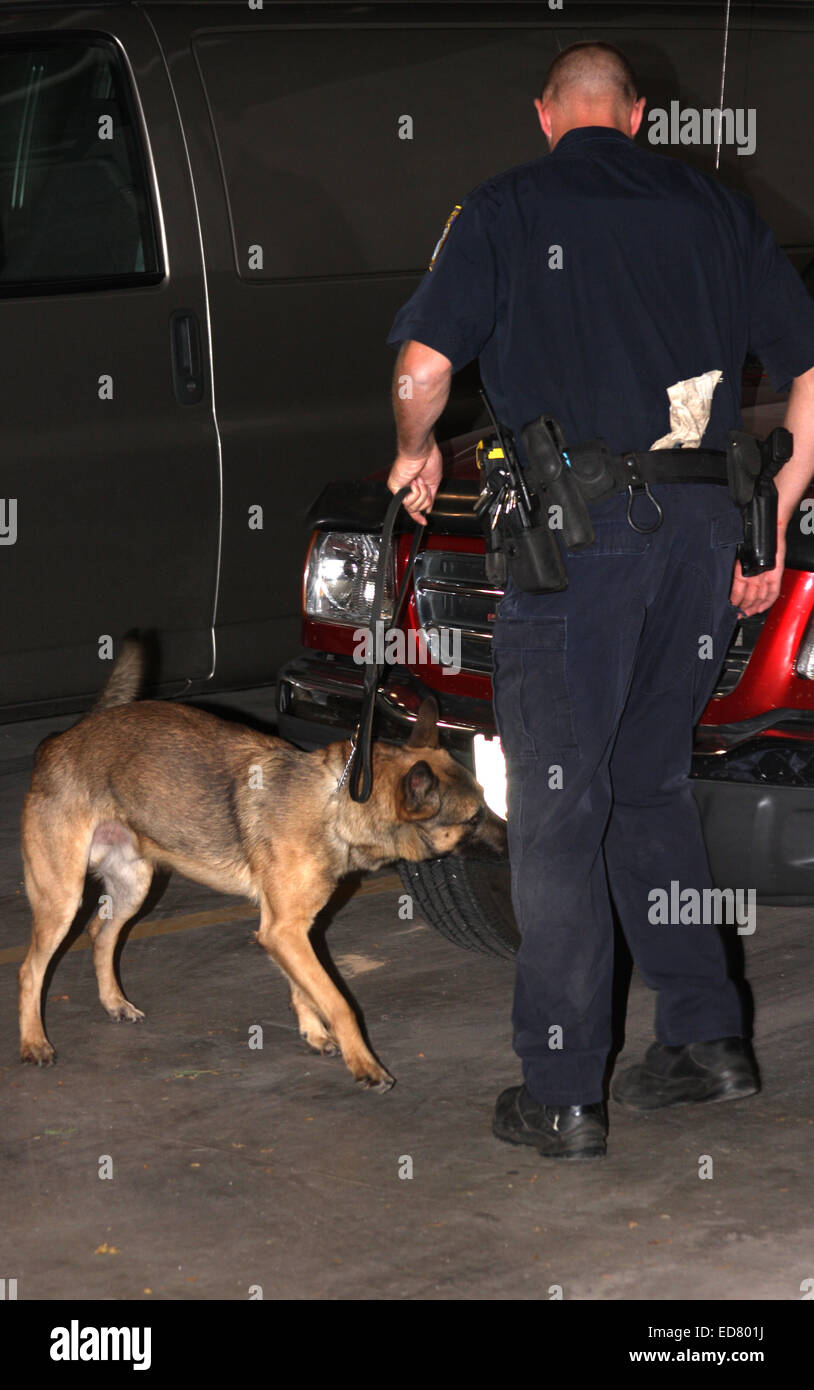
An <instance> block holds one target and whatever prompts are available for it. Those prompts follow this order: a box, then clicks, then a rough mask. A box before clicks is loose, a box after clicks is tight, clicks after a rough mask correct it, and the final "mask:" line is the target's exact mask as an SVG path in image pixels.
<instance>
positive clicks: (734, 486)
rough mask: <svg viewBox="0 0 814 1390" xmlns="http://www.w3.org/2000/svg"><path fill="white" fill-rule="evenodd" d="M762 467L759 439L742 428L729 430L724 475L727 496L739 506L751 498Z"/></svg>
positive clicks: (742, 505)
mask: <svg viewBox="0 0 814 1390" xmlns="http://www.w3.org/2000/svg"><path fill="white" fill-rule="evenodd" d="M761 467H762V459H761V457H760V441H759V440H757V439H755V436H754V435H753V434H746V432H745V431H744V430H730V432H729V437H728V439H727V446H726V477H727V482H728V484H729V496H730V497H731V498H732V501H733V502H737V504H738V506H739V507H746V506H748V504H749V503H750V502H751V500H752V495H753V493H754V491H755V483H756V482H757V478H758V474H759V473H760V470H761Z"/></svg>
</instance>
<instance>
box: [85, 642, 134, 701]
mask: <svg viewBox="0 0 814 1390" xmlns="http://www.w3.org/2000/svg"><path fill="white" fill-rule="evenodd" d="M145 664H146V653H145V649H144V643H143V642H142V641H141V640H140V639H139V638H138V637H125V638H124V640H123V642H122V645H121V650H120V652H119V655H118V656H117V657H116V660H115V663H114V665H113V670H112V671H111V673H110V675H109V676H108V678H107V680H106V681H105V683H104V685H103V687H102V689H101V690H100V692H99V694H98V695H97V697H96V699H95V700H94V702H93V705H92V706H91V709H90V713H91V714H99V713H100V712H101V711H102V710H104V709H115V707H116V705H129V704H131V703H132V702H133V700H135V699H137V698H138V695H139V692H140V691H141V687H142V685H143V683H144V668H145Z"/></svg>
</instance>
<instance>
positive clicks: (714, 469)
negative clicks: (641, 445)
mask: <svg viewBox="0 0 814 1390" xmlns="http://www.w3.org/2000/svg"><path fill="white" fill-rule="evenodd" d="M614 462H616V463H618V464H619V465H620V466H621V467H622V468H623V469H624V477H625V480H626V481H625V486H627V484H628V483H633V484H634V486H635V484H636V483H726V481H727V472H726V454H725V453H724V452H723V450H718V449H649V450H648V451H647V452H646V453H628V454H619V455H617V456H616V458H615V459H614Z"/></svg>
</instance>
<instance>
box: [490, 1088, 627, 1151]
mask: <svg viewBox="0 0 814 1390" xmlns="http://www.w3.org/2000/svg"><path fill="white" fill-rule="evenodd" d="M492 1133H493V1134H494V1135H495V1137H496V1138H497V1139H503V1140H504V1142H505V1143H507V1144H530V1145H531V1147H532V1148H534V1149H537V1150H538V1152H539V1153H541V1154H542V1155H543V1157H544V1158H604V1156H605V1148H606V1143H605V1139H606V1136H607V1133H608V1113H607V1107H606V1106H605V1103H604V1101H598V1102H597V1103H596V1104H595V1105H538V1103H537V1101H536V1100H533V1099H532V1097H531V1096H530V1095H529V1093H528V1091H527V1090H526V1088H525V1086H511V1087H510V1088H509V1090H508V1091H503V1092H502V1094H501V1095H499V1096H498V1098H497V1105H496V1106H495V1117H494V1119H493V1121H492Z"/></svg>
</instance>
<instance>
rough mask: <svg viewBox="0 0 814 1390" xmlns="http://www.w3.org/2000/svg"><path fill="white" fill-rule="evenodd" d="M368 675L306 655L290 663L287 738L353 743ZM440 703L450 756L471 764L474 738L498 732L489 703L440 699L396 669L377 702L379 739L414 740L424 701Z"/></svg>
mask: <svg viewBox="0 0 814 1390" xmlns="http://www.w3.org/2000/svg"><path fill="white" fill-rule="evenodd" d="M363 680H364V672H363V668H362V667H361V666H358V665H356V664H355V663H354V662H352V661H350V660H348V659H346V658H342V657H337V658H335V660H333V661H331V660H328V659H327V658H326V657H325V656H322V655H314V654H311V653H309V654H306V655H303V656H300V657H297V658H295V659H294V660H293V661H290V662H289V663H288V665H287V666H284V667H283V669H282V671H281V672H280V674H279V676H278V678H277V727H278V729H279V732H280V736H281V737H282V738H287V739H290V741H291V742H292V743H297V744H299V745H300V746H301V747H305V748H309V747H310V748H318V747H322V746H323V745H324V744H326V743H335V742H336V741H337V740H339V739H345V738H350V736H351V734H352V733H353V732H354V730H355V728H356V725H357V723H358V720H359V715H360V712H361V707H362V684H363ZM427 695H432V696H433V698H434V699H435V700H436V701H437V702H438V705H439V708H440V714H439V718H438V728H439V730H440V733H441V740H442V742H443V744H444V746H445V747H447V748H449V750H450V752H454V753H455V754H456V755H457V756H459V757H461V756H463V757H464V758H465V759H466V760H470V759H471V755H472V739H473V737H474V735H475V734H478V733H492V734H493V733H494V732H495V725H494V718H493V715H492V707H491V705H490V704H488V703H486V702H485V701H476V700H462V699H456V697H454V696H444V697H441V698H439V696H438V693H437V692H436V691H432V690H429V689H428V688H427V687H426V686H424V685H423V684H422V683H421V681H419V680H417V679H416V678H415V676H413V675H412V674H411V673H410V672H409V671H406V670H403V669H402V668H400V667H391V668H390V672H389V675H388V679H387V685H386V687H385V688H384V689H383V690H380V691H379V695H378V697H377V700H376V723H375V729H376V737H377V738H383V739H387V740H390V741H392V742H394V743H403V742H404V741H405V739H407V738H408V737H409V735H410V730H411V728H412V726H413V724H414V723H415V721H416V718H417V716H418V711H419V709H420V707H421V702H422V700H423V699H424V698H425V697H426V696H427Z"/></svg>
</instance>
